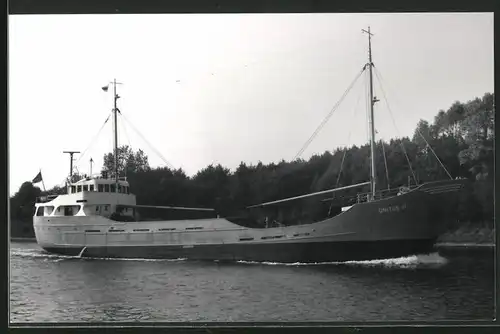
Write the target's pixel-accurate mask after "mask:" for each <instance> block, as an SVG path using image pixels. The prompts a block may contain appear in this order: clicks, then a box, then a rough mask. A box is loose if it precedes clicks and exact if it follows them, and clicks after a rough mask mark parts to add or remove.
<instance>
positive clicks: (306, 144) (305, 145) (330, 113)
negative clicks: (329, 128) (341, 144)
mask: <svg viewBox="0 0 500 334" xmlns="http://www.w3.org/2000/svg"><path fill="white" fill-rule="evenodd" d="M365 68H366V65H365V66H363V68H362V69H361V71H360V72H359V73H358V75H356V77H355V78H354V80H353V81H352V82H351V84H350V85H349V87H348V88H347V89H346V91H345V92H344V94H343V95H342V97H341V98H340V100H339V101H338V102H337V103H336V104H335V105H334V106H333V108H332V109H331V110H330V112H329V113H328V115H326V117H325V118H324V119H323V121H321V123H320V125H319V126H318V127H317V128H316V130H315V131H314V132H313V134H312V135H311V137H309V139H308V140H307V141H306V142H305V144H304V145H303V146H302V148H301V149H300V150H299V152H298V153H297V154H296V155H295V158H294V159H293V160H297V158H298V157H300V155H301V154H302V153H304V151H305V150H306V149H307V147H308V146H309V145H310V144H311V142H312V141H313V140H314V138H315V137H316V136H317V135H318V133H319V132H320V131H321V129H322V128H323V127H324V126H325V124H326V123H327V122H328V120H329V119H330V117H331V116H332V115H333V113H334V112H335V110H336V109H337V107H338V106H339V105H340V103H341V102H342V101H343V100H344V98H345V97H346V95H347V94H348V93H349V91H350V90H351V88H352V87H353V86H354V84H355V83H356V82H357V81H358V79H359V77H360V76H361V74H363V72H364V71H365Z"/></svg>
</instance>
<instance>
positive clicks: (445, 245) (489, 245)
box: [10, 238, 495, 249]
mask: <svg viewBox="0 0 500 334" xmlns="http://www.w3.org/2000/svg"><path fill="white" fill-rule="evenodd" d="M10 242H36V238H10ZM494 247H495V244H494V243H477V242H437V243H436V244H435V245H434V248H436V249H440V248H494Z"/></svg>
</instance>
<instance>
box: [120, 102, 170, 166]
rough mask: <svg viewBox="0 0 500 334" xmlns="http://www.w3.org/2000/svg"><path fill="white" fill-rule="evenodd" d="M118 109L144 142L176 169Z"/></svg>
mask: <svg viewBox="0 0 500 334" xmlns="http://www.w3.org/2000/svg"><path fill="white" fill-rule="evenodd" d="M116 109H117V110H118V112H119V113H120V115H121V116H123V119H124V120H125V121H126V122H127V123H128V124H129V125H130V126H131V127H132V129H133V130H134V131H135V132H136V133H137V134H138V135H139V136H140V137H141V138H142V139H143V140H144V142H145V143H146V144H147V145H148V146H149V147H150V148H151V149H152V150H153V151H154V152H155V153H156V154H157V155H158V156H159V157H160V158H161V159H162V160H163V162H164V163H165V164H166V165H167V166H168V167H170V168H172V169H175V167H174V166H173V165H172V164H171V163H170V162H168V161H167V159H165V157H163V155H162V154H161V153H160V152H159V151H158V150H157V149H156V148H154V147H153V145H151V144H150V143H149V142H148V141H147V139H146V138H144V136H143V135H142V134H141V133H140V132H139V130H137V129H136V128H135V126H134V125H133V124H132V123H131V122H130V121H129V120H128V118H127V117H125V115H124V114H122V112H121V111H120V109H118V108H116Z"/></svg>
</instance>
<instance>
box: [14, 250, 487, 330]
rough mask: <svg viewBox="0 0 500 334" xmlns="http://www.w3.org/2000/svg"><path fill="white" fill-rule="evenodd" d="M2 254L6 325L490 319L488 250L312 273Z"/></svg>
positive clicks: (308, 268)
mask: <svg viewBox="0 0 500 334" xmlns="http://www.w3.org/2000/svg"><path fill="white" fill-rule="evenodd" d="M10 254H11V256H10V321H11V322H65V321H66V322H103V321H106V322H108V321H127V322H130V321H157V322H158V321H182V322H184V321H205V322H206V321H222V322H226V321H245V322H247V321H252V322H255V321H272V322H275V321H310V320H315V321H384V320H386V321H390V320H416V321H418V320H426V321H432V320H479V319H485V320H491V319H493V317H494V265H493V252H492V251H486V252H485V251H480V252H473V253H469V252H467V253H463V252H460V253H455V254H453V253H452V254H448V255H446V256H443V255H439V254H438V253H434V254H430V255H421V256H411V257H407V258H400V259H392V260H383V261H364V262H346V263H329V264H313V265H304V264H293V265H290V264H288V265H284V264H277V263H229V264H228V263H217V262H191V261H185V260H183V259H179V260H111V259H110V260H98V259H79V258H75V257H64V256H57V255H50V254H47V253H45V252H44V251H43V250H41V249H39V247H38V246H37V245H36V244H34V243H12V244H11V250H10Z"/></svg>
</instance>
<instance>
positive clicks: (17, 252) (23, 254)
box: [10, 248, 448, 269]
mask: <svg viewBox="0 0 500 334" xmlns="http://www.w3.org/2000/svg"><path fill="white" fill-rule="evenodd" d="M10 255H11V257H15V258H16V257H17V258H30V259H45V260H48V261H53V262H60V261H64V260H80V261H82V260H83V261H85V260H98V261H140V262H181V261H187V260H188V259H186V258H178V259H144V258H97V257H79V256H69V255H59V254H52V253H48V252H46V251H44V250H41V249H25V248H13V249H11V250H10ZM213 262H219V261H217V260H215V261H213ZM236 262H237V263H241V264H250V265H255V264H257V265H269V266H332V265H334V266H335V265H336V266H351V267H381V268H409V269H416V268H435V267H441V266H443V265H445V264H447V263H448V260H447V259H446V258H444V257H442V256H441V255H439V253H437V252H435V253H431V254H420V255H412V256H407V257H399V258H393V259H380V260H367V261H342V262H317V263H302V262H295V263H281V262H268V261H263V262H258V261H236Z"/></svg>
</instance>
